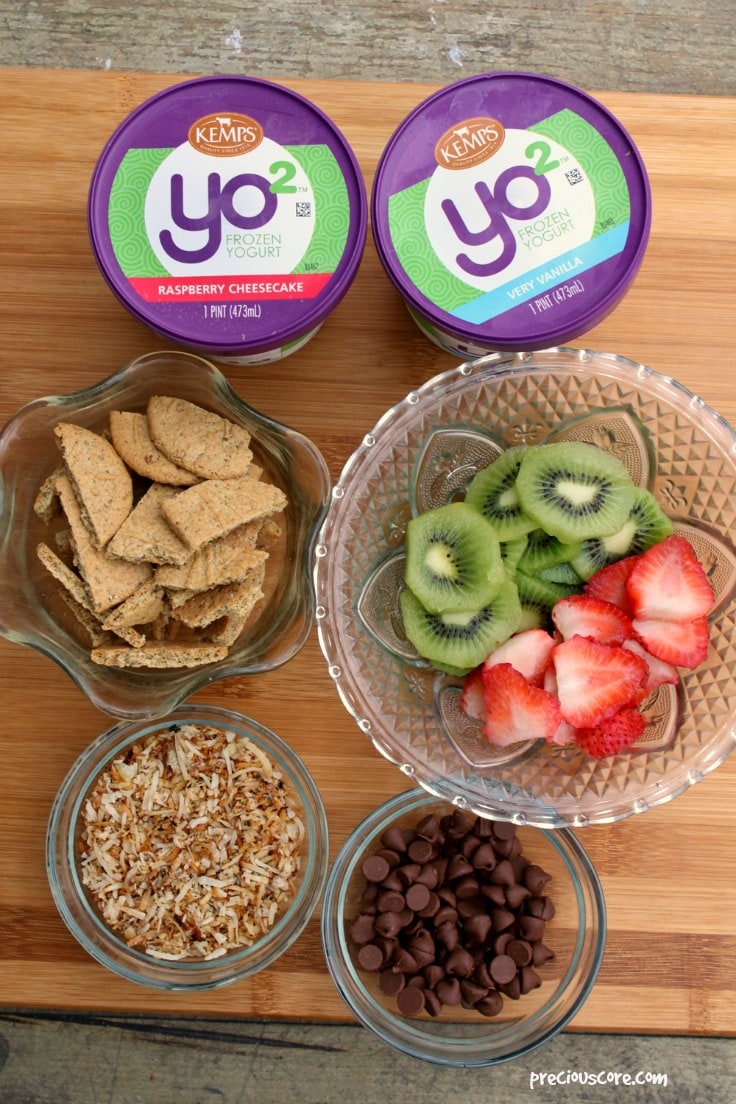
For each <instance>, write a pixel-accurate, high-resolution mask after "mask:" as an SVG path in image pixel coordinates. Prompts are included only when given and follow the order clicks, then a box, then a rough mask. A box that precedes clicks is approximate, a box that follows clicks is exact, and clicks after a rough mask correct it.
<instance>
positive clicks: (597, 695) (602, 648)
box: [552, 636, 648, 728]
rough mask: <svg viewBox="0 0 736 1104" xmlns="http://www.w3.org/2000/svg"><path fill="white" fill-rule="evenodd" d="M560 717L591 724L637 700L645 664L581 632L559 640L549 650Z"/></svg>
mask: <svg viewBox="0 0 736 1104" xmlns="http://www.w3.org/2000/svg"><path fill="white" fill-rule="evenodd" d="M552 662H553V664H554V668H555V675H556V677H557V694H558V698H559V702H560V712H561V714H562V719H563V720H565V721H567V722H568V724H571V725H573V726H574V727H575V728H592V727H593V726H594V725H597V724H600V722H601V721H604V720H606V718H607V717H611V716H613V714H614V713H617V712H618V710H619V709H622V708H623V707H624V706H628V705H630V704H631V703H632V702H636V701H638V700H639V698H640V695H641V689H642V687H643V686H644V684H645V682H646V679H647V675H648V668H647V665H646V663H645V662H644V660H643V659H640V657H639V656H636V655H634V654H633V652H629V651H626V650H625V649H624V648H622V647H621V646H620V645H618V644H599V642H598V641H597V640H590V639H589V638H588V637H584V636H573V637H571V638H570V639H569V640H563V641H562V643H561V644H558V645H557V647H556V648H555V650H554V652H553V653H552Z"/></svg>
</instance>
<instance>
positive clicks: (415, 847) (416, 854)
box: [409, 836, 434, 863]
mask: <svg viewBox="0 0 736 1104" xmlns="http://www.w3.org/2000/svg"><path fill="white" fill-rule="evenodd" d="M433 855H434V844H433V843H430V841H429V840H428V839H422V837H421V836H419V837H417V839H415V840H413V841H412V843H410V844H409V858H410V859H411V861H412V862H416V863H426V862H428V861H429V860H430V859H431V858H432V856H433Z"/></svg>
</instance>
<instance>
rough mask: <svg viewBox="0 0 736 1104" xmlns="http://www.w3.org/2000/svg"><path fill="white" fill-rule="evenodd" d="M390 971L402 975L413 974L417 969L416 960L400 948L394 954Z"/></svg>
mask: <svg viewBox="0 0 736 1104" xmlns="http://www.w3.org/2000/svg"><path fill="white" fill-rule="evenodd" d="M425 965H428V963H425ZM391 969H392V970H397V971H399V972H400V973H402V974H415V973H416V972H417V969H418V966H417V960H416V958H415V957H414V955H413V954H411V953H410V952H409V951H407V950H406V949H405V948H403V947H402V948H400V949H399V950H397V951H396V953H395V954H394V957H393V961H392V963H391Z"/></svg>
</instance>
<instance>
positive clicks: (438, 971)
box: [422, 962, 445, 989]
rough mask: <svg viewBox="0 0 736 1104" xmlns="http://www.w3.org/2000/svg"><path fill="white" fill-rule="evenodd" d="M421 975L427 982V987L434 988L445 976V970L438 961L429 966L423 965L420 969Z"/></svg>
mask: <svg viewBox="0 0 736 1104" xmlns="http://www.w3.org/2000/svg"><path fill="white" fill-rule="evenodd" d="M422 975H423V977H424V980H425V981H426V983H427V987H428V988H429V989H436V988H437V986H438V984H439V983H440V982H441V981H442V979H443V978H444V976H445V971H444V968H443V967H442V966H440V965H439V964H438V963H436V962H435V963H432V964H431V965H429V966H425V967H424V969H423V970H422Z"/></svg>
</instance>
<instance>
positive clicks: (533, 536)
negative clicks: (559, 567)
mask: <svg viewBox="0 0 736 1104" xmlns="http://www.w3.org/2000/svg"><path fill="white" fill-rule="evenodd" d="M581 548H582V542H581V541H573V542H572V543H570V544H568V543H565V542H563V541H561V540H559V539H558V538H557V537H553V536H552V534H551V533H546V532H545V531H544V529H533V530H532V531H531V533H529V535H528V537H527V545H526V548H525V549H524V551H523V553H522V555H521V556H520V557H519V562H518V564H517V567H518V569H519V571H523V572H525V574H527V575H536V574H537V573H538V572H540V571H544V570H545V568H548V567H554V566H555V565H556V564H561V563H569V562H570V560H572V559H574V557H575V556H577V555H578V553H579V552H580V549H581Z"/></svg>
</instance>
